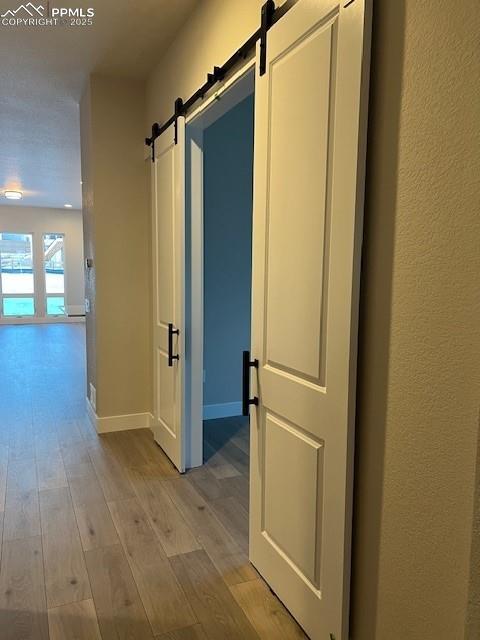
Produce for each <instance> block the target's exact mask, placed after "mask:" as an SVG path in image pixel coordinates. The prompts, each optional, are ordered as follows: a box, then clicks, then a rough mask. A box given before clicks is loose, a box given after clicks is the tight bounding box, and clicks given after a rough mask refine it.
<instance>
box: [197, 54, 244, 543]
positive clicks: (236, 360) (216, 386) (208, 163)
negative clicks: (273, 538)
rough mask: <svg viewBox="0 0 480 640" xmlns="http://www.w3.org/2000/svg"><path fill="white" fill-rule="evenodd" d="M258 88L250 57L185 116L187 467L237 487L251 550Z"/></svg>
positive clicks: (238, 527)
mask: <svg viewBox="0 0 480 640" xmlns="http://www.w3.org/2000/svg"><path fill="white" fill-rule="evenodd" d="M253 94H254V74H253V69H251V68H250V66H249V67H248V68H247V69H246V70H244V71H243V72H239V74H238V75H237V76H236V77H235V78H233V79H232V81H231V83H230V85H229V86H225V87H224V88H223V91H221V93H220V92H219V94H217V95H216V96H214V97H213V99H212V100H211V102H210V103H208V104H207V105H204V106H203V108H202V109H201V110H199V112H196V113H195V114H193V115H192V117H191V119H189V120H188V121H187V157H186V167H187V187H188V188H187V207H186V246H187V252H186V261H187V269H186V271H187V278H186V329H187V331H186V335H188V336H190V340H189V341H187V344H186V380H185V383H186V384H185V389H186V395H185V410H186V414H187V415H189V417H190V420H187V421H186V424H187V425H189V427H190V429H188V427H187V438H186V442H187V444H186V449H187V450H186V467H187V468H191V467H201V469H198V470H194V471H193V472H192V473H191V477H192V480H193V481H194V482H195V483H196V484H198V488H199V489H200V490H202V489H203V492H204V495H205V490H206V486H207V483H208V482H210V483H213V485H215V487H216V489H218V490H219V491H220V493H219V495H220V494H221V493H222V492H221V487H222V485H229V489H230V490H232V489H233V488H234V489H235V491H234V494H235V496H236V499H235V500H234V501H232V500H229V505H228V506H227V505H222V507H221V510H223V511H224V513H226V512H227V511H228V513H229V515H228V518H226V520H228V521H230V522H231V524H230V529H231V527H232V526H235V534H236V538H237V540H238V541H239V543H241V545H242V546H243V548H244V550H245V551H246V552H247V551H248V499H249V498H248V487H249V440H250V437H249V435H250V434H249V418H248V417H245V416H243V415H242V356H243V352H244V351H249V350H250V339H251V294H252V214H253V139H254V95H253ZM188 430H189V431H190V433H188ZM217 493H218V491H217ZM216 506H217V508H216V509H215V511H218V510H220V507H219V505H216ZM234 516H235V517H234ZM232 518H233V520H232ZM232 533H233V532H232Z"/></svg>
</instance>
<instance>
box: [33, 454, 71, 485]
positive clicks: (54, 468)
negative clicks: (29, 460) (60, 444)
mask: <svg viewBox="0 0 480 640" xmlns="http://www.w3.org/2000/svg"><path fill="white" fill-rule="evenodd" d="M36 464H37V480H38V489H39V491H44V490H46V489H58V488H59V487H66V486H68V483H67V476H66V474H65V467H64V466H63V459H62V456H61V454H60V451H58V450H57V451H52V452H50V454H49V455H43V456H41V457H39V456H37V459H36Z"/></svg>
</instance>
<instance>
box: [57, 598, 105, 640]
mask: <svg viewBox="0 0 480 640" xmlns="http://www.w3.org/2000/svg"><path fill="white" fill-rule="evenodd" d="M48 626H49V629H50V640H102V636H101V635H100V630H99V628H98V623H97V615H96V612H95V606H94V604H93V600H82V601H81V602H72V603H71V604H65V605H63V606H61V607H55V608H54V609H49V610H48Z"/></svg>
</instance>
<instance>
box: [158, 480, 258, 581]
mask: <svg viewBox="0 0 480 640" xmlns="http://www.w3.org/2000/svg"><path fill="white" fill-rule="evenodd" d="M165 488H166V489H167V491H168V492H169V494H170V497H171V498H172V500H173V502H174V504H175V505H176V506H177V508H178V509H180V512H181V513H182V515H183V517H184V518H185V520H186V521H187V524H188V525H189V526H190V528H191V529H192V531H194V532H195V536H196V538H197V540H198V541H199V542H200V544H201V545H202V547H203V548H204V549H205V551H206V552H207V554H208V555H209V557H210V559H211V560H212V562H213V563H214V565H215V566H216V568H217V569H218V571H219V572H220V574H221V576H222V578H223V579H224V580H225V582H226V583H227V584H236V583H237V582H245V581H246V580H254V579H255V578H257V577H258V575H257V573H256V571H255V569H254V568H253V566H252V565H251V564H250V563H249V562H248V558H247V557H246V555H245V554H244V553H243V552H242V550H241V548H240V546H239V545H238V544H237V542H235V540H234V539H233V538H232V536H231V535H230V534H229V533H228V531H227V530H226V529H225V527H224V526H223V525H222V524H221V523H220V521H219V520H218V518H217V517H216V516H215V515H214V514H213V512H212V511H211V509H210V508H209V507H208V505H207V503H206V502H205V500H204V499H203V498H202V497H201V496H200V494H199V493H198V492H197V491H196V490H195V488H194V487H193V486H192V484H191V483H190V482H189V480H188V479H187V478H185V477H184V478H178V479H175V480H168V481H165Z"/></svg>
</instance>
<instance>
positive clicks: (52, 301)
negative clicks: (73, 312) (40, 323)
mask: <svg viewBox="0 0 480 640" xmlns="http://www.w3.org/2000/svg"><path fill="white" fill-rule="evenodd" d="M47 315H48V316H64V315H65V298H60V297H57V296H55V297H53V296H52V297H48V298H47Z"/></svg>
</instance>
